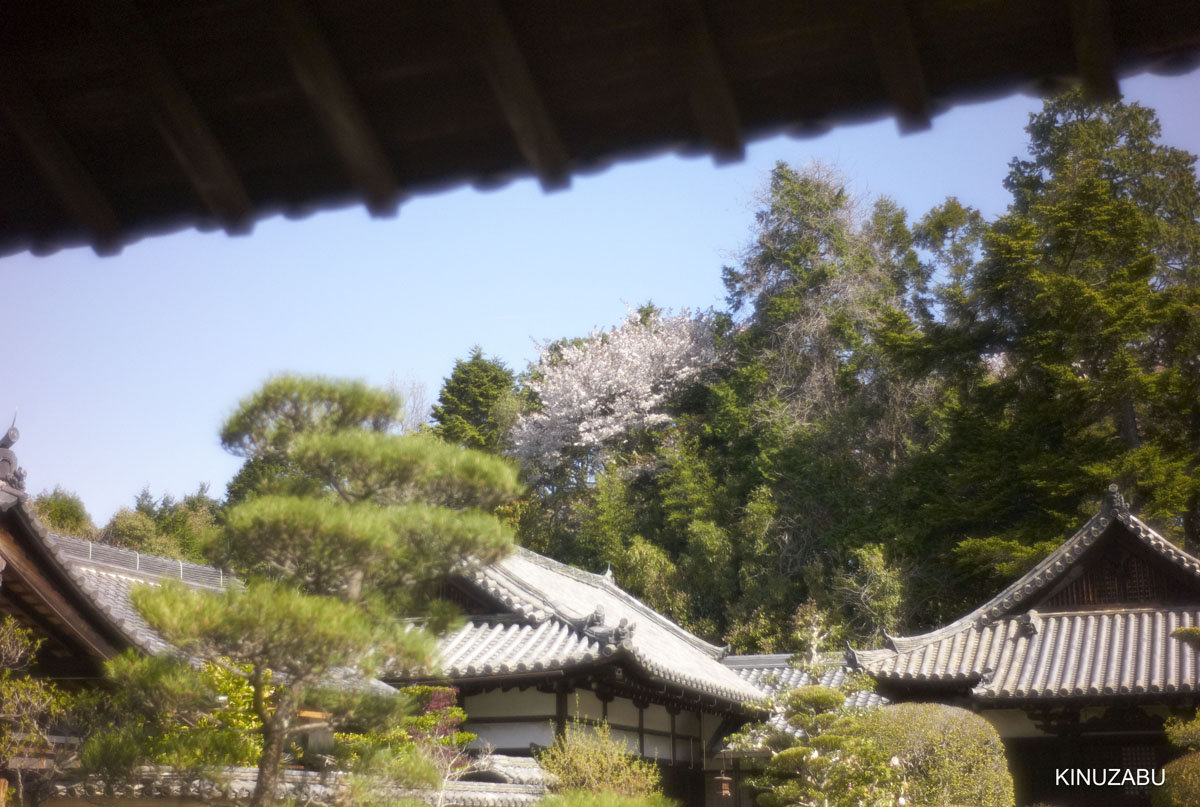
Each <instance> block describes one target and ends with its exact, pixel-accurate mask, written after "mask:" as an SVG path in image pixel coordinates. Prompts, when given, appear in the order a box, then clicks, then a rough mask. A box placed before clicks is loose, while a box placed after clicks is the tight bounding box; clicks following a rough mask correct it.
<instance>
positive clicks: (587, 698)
mask: <svg viewBox="0 0 1200 807" xmlns="http://www.w3.org/2000/svg"><path fill="white" fill-rule="evenodd" d="M567 714H568V715H569V716H572V717H582V718H587V719H589V720H601V719H603V717H604V704H603V703H601V701H600V699H599V698H597V697H596V693H595V692H592V691H591V690H588V689H577V690H575V691H574V692H572V693H570V694H569V695H567Z"/></svg>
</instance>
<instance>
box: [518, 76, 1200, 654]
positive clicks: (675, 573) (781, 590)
mask: <svg viewBox="0 0 1200 807" xmlns="http://www.w3.org/2000/svg"><path fill="white" fill-rule="evenodd" d="M1028 132H1029V152H1028V155H1027V156H1025V157H1023V158H1021V159H1017V160H1014V161H1013V163H1012V164H1011V170H1010V172H1009V176H1008V178H1007V180H1006V186H1007V187H1008V188H1009V189H1010V190H1011V192H1012V194H1013V196H1012V198H1013V204H1012V205H1011V207H1010V208H1009V209H1008V210H1007V211H1006V212H1005V213H1004V214H1003V215H1001V216H999V217H997V218H996V219H994V220H991V221H987V220H985V219H984V218H983V216H982V215H981V214H980V213H979V212H978V211H977V210H975V209H973V208H971V207H970V206H969V205H968V204H967V203H966V202H965V200H964V201H960V200H958V199H954V198H951V199H947V200H946V201H945V202H943V203H942V204H940V205H938V206H937V207H935V208H934V209H932V210H930V211H928V212H927V213H925V214H924V215H921V216H918V217H916V218H915V219H914V220H910V219H909V218H908V216H907V214H906V212H905V211H903V210H901V209H900V208H899V207H898V206H897V205H896V204H895V203H894V202H892V201H891V200H888V199H876V200H860V199H856V198H855V196H854V194H853V193H852V192H851V190H850V189H849V188H848V187H847V185H846V183H845V182H844V181H843V180H842V179H841V178H840V177H838V176H837V174H836V173H835V172H833V171H831V170H828V169H825V168H822V167H820V166H815V167H808V168H805V169H796V168H793V167H790V166H787V165H784V164H779V165H777V166H776V167H775V169H774V170H773V171H772V172H771V174H770V177H769V179H768V182H767V186H766V188H765V189H764V191H763V193H762V196H761V199H760V202H761V204H760V205H759V209H758V211H757V213H756V220H755V225H754V228H753V231H752V233H751V240H750V243H749V245H748V246H747V248H746V249H745V250H744V252H743V253H742V255H741V259H740V260H739V261H738V262H737V264H736V265H733V266H729V267H726V268H725V269H724V281H725V286H726V290H727V292H728V297H727V302H728V309H727V311H726V312H725V313H724V314H722V315H719V316H718V317H717V321H718V328H717V342H718V347H719V351H720V355H721V361H719V362H718V364H717V369H716V371H715V374H714V375H711V376H708V377H705V378H704V379H703V380H702V383H701V384H699V385H697V386H696V387H695V388H694V389H692V390H690V391H689V392H688V394H686V395H682V396H680V397H678V398H677V399H673V400H671V401H670V402H669V409H668V412H667V414H669V416H670V425H669V426H668V427H665V428H662V429H656V430H653V431H651V432H649V433H645V434H639V435H637V436H636V438H633V437H631V438H629V439H627V440H625V441H624V442H623V443H622V444H621V447H620V448H621V450H620V451H610V452H609V453H607V454H606V455H605V456H606V461H605V464H604V465H603V467H602V468H601V469H599V470H597V465H596V463H595V458H594V457H593V456H591V455H589V457H588V458H587V462H590V463H591V464H590V465H588V464H587V463H584V465H581V466H580V467H585V466H586V467H587V468H588V471H587V472H586V473H581V474H577V475H576V476H575V477H572V478H570V479H567V478H563V479H556V480H552V481H551V482H546V481H545V480H541V479H539V480H538V486H537V487H536V488H535V493H536V494H537V498H536V500H534V501H531V502H529V503H527V504H525V505H523V507H522V508H521V509H520V512H519V514H518V518H517V519H516V523H517V527H518V533H519V537H520V540H521V541H522V543H524V544H525V545H528V546H530V547H533V548H536V549H538V550H539V551H543V552H546V553H548V554H550V555H552V556H553V557H556V558H560V559H562V560H565V561H567V562H571V563H575V564H577V565H581V566H583V567H585V568H588V569H592V570H594V571H598V572H599V571H603V570H604V569H605V568H606V566H611V568H612V569H613V571H614V572H615V573H616V575H617V581H618V582H619V583H620V584H621V585H622V586H625V587H627V588H628V589H629V590H630V591H632V592H633V593H634V594H635V595H637V596H639V597H641V598H643V599H645V600H646V601H648V602H651V603H652V604H653V605H654V606H655V607H656V608H659V609H660V610H663V611H664V612H665V613H667V614H669V615H670V616H671V617H672V618H674V619H676V620H677V621H679V622H681V623H682V624H684V625H685V626H687V627H689V628H691V629H692V630H695V631H697V632H699V633H701V634H703V635H704V636H706V637H707V638H709V639H711V640H714V641H727V642H729V643H730V644H731V645H732V646H733V648H734V649H735V650H737V651H742V652H786V651H792V650H796V649H798V648H797V639H796V637H794V636H793V635H792V631H791V618H792V616H793V614H794V613H795V611H796V608H797V606H799V605H801V604H802V603H805V602H807V601H809V600H812V601H813V603H814V604H815V606H816V607H817V608H819V609H820V610H821V611H822V612H823V613H824V614H825V616H826V618H827V621H828V625H827V628H828V633H829V634H830V635H831V636H833V635H836V636H838V637H839V638H844V639H847V640H849V641H851V642H853V643H855V644H856V645H859V646H862V645H871V644H874V643H877V642H878V641H880V640H881V638H882V635H883V633H884V632H885V631H886V632H888V633H892V634H896V633H910V632H916V631H919V630H921V629H924V628H927V627H930V626H932V625H935V624H942V623H944V622H945V621H947V620H949V619H952V618H955V617H957V616H959V615H961V613H962V612H963V611H964V609H967V608H969V607H971V606H974V605H977V604H978V602H979V601H980V597H981V592H988V591H995V590H997V589H998V588H999V587H1000V586H1002V585H1004V584H1006V583H1007V582H1009V581H1011V580H1012V579H1013V578H1014V577H1016V576H1018V575H1019V574H1021V573H1022V572H1023V571H1025V570H1026V569H1028V568H1029V567H1030V566H1032V565H1033V564H1034V563H1036V562H1037V561H1038V560H1039V559H1040V558H1042V557H1044V556H1045V554H1046V553H1047V552H1048V551H1049V550H1050V549H1052V548H1053V547H1054V546H1056V545H1057V544H1058V543H1060V542H1061V540H1062V539H1063V538H1064V537H1065V536H1066V535H1067V534H1069V532H1070V531H1071V530H1072V529H1073V528H1075V527H1077V526H1078V525H1079V524H1080V523H1082V522H1083V521H1084V520H1085V519H1086V518H1088V517H1089V516H1090V515H1092V514H1093V513H1094V512H1095V510H1096V507H1097V506H1098V504H1099V499H1100V497H1101V495H1102V493H1103V491H1104V489H1105V488H1106V487H1107V485H1108V484H1110V483H1111V482H1114V481H1115V482H1118V483H1119V484H1120V485H1121V488H1122V490H1123V491H1124V492H1125V494H1126V496H1127V497H1128V498H1130V499H1131V500H1132V506H1133V507H1134V509H1135V510H1137V511H1138V512H1139V514H1140V515H1141V517H1143V518H1145V519H1147V520H1148V521H1150V522H1151V523H1153V524H1154V525H1155V527H1156V528H1158V529H1161V530H1162V531H1163V532H1164V533H1165V534H1166V535H1167V536H1168V537H1170V538H1172V539H1173V540H1176V541H1182V542H1183V543H1184V544H1185V545H1188V546H1193V545H1194V546H1200V454H1197V452H1196V446H1197V445H1200V364H1198V363H1197V362H1196V361H1195V357H1196V355H1198V354H1200V268H1198V267H1200V182H1198V181H1197V177H1196V173H1195V157H1193V156H1192V155H1190V154H1187V153H1186V152H1182V151H1179V150H1178V149H1173V148H1170V147H1168V146H1165V145H1163V144H1162V143H1161V142H1160V132H1159V127H1158V122H1157V120H1156V119H1155V117H1154V114H1153V112H1152V111H1150V110H1148V109H1145V108H1142V107H1139V106H1137V105H1136V104H1131V105H1123V104H1105V105H1099V106H1093V105H1089V104H1087V103H1085V102H1084V101H1083V99H1082V97H1081V96H1080V95H1079V94H1078V93H1068V94H1066V95H1064V96H1062V97H1060V98H1057V99H1051V100H1049V101H1047V102H1046V105H1045V107H1044V108H1043V110H1042V111H1041V112H1039V113H1037V114H1036V115H1034V116H1032V117H1031V120H1030V124H1029V127H1028ZM634 556H636V560H632V558H634Z"/></svg>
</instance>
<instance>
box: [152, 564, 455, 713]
mask: <svg viewBox="0 0 1200 807" xmlns="http://www.w3.org/2000/svg"><path fill="white" fill-rule="evenodd" d="M130 596H131V598H132V600H133V604H134V606H135V607H136V608H137V609H138V612H139V613H140V614H141V615H142V616H143V618H144V619H146V621H147V622H149V623H150V624H152V625H154V627H155V628H156V629H157V630H158V632H159V633H160V635H162V637H163V638H164V639H166V640H167V641H168V642H170V643H171V644H172V645H174V646H175V647H177V648H179V649H180V650H181V651H183V652H184V653H188V654H191V655H194V656H195V657H197V658H200V659H204V660H206V661H211V662H214V663H219V659H221V658H223V657H225V656H230V657H231V658H233V660H234V662H235V663H236V664H239V665H244V666H246V667H249V668H250V672H249V673H248V677H249V679H250V682H251V684H257V683H259V682H258V681H256V677H258V678H263V677H267V678H269V677H270V676H272V675H280V676H285V677H286V679H287V681H288V689H289V691H290V693H291V694H290V695H289V697H295V698H302V696H303V694H304V692H305V690H307V689H309V688H311V687H314V686H316V685H317V684H319V683H320V682H321V681H322V680H323V679H324V678H326V677H327V676H328V675H329V674H330V672H332V671H333V670H335V669H337V668H343V667H345V668H350V667H353V668H356V669H358V670H361V671H363V672H364V673H366V674H369V671H372V670H376V669H378V665H379V664H380V663H381V662H382V661H384V660H387V659H392V658H394V659H396V661H397V664H399V665H400V666H402V667H406V668H407V667H415V666H420V665H423V664H428V663H429V660H430V654H431V652H432V648H433V640H432V638H431V637H430V636H429V635H428V634H426V633H424V632H423V631H414V630H408V629H407V626H405V625H404V624H401V623H398V622H396V621H394V620H381V619H376V618H375V616H374V615H373V614H371V613H369V612H367V611H365V610H364V609H362V608H360V607H358V606H357V605H355V604H352V603H346V602H344V601H342V600H340V599H338V598H335V597H320V596H313V595H308V594H303V593H301V592H299V591H297V590H296V589H294V588H292V587H291V586H288V585H283V584H280V583H272V582H259V581H251V582H250V583H248V584H247V585H246V586H245V588H236V587H231V588H229V589H227V590H226V591H224V592H221V593H219V594H213V593H209V592H206V591H201V590H198V589H193V588H188V587H186V586H184V585H182V584H179V583H169V582H164V583H163V584H162V585H159V586H155V587H149V586H139V587H136V588H134V590H133V591H132V592H131V595H130ZM231 651H233V652H236V656H235V655H233V652H231ZM262 683H264V684H265V683H266V681H265V680H264V681H262ZM260 719H261V715H260Z"/></svg>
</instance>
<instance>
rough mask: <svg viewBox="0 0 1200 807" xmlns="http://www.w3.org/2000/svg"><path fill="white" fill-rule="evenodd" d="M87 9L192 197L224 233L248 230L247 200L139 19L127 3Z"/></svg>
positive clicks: (100, 2) (105, 0) (110, 1)
mask: <svg viewBox="0 0 1200 807" xmlns="http://www.w3.org/2000/svg"><path fill="white" fill-rule="evenodd" d="M87 5H88V8H89V10H90V11H91V15H92V21H93V22H94V23H95V25H96V27H97V28H98V29H100V31H101V33H103V34H104V36H105V37H106V38H107V39H108V40H109V41H110V42H111V43H112V44H113V45H114V47H116V49H117V50H118V51H119V52H120V54H121V55H122V56H123V57H124V58H125V59H126V60H127V62H128V64H129V67H130V70H131V73H132V76H133V77H134V80H135V82H136V83H137V85H138V88H139V90H140V91H141V93H142V94H143V95H144V96H145V97H146V99H147V100H148V101H149V102H150V105H151V108H152V109H153V112H154V119H155V123H156V124H157V126H158V129H159V132H160V133H161V134H162V136H163V138H164V139H165V140H166V141H167V145H168V146H170V148H171V152H172V153H173V154H174V155H175V159H176V161H177V162H178V163H179V166H180V168H182V169H183V173H184V174H185V175H186V176H187V178H188V181H189V182H190V183H191V185H192V188H193V189H195V191H196V195H197V196H199V197H200V200H201V202H203V203H204V206H205V207H207V208H208V209H209V211H210V212H211V213H212V214H213V215H214V216H215V217H216V218H217V220H218V221H220V222H221V224H222V225H223V226H224V227H225V230H226V232H229V233H231V234H232V233H242V232H248V231H249V230H250V229H251V227H252V226H253V218H252V214H253V205H252V203H251V201H250V194H249V193H248V192H247V191H246V188H245V186H244V185H243V184H242V180H241V177H239V176H238V174H237V171H235V170H234V167H233V163H232V162H231V161H230V159H229V157H228V156H227V155H226V154H225V150H224V149H223V148H222V147H221V144H220V143H219V142H218V141H217V138H216V136H215V135H214V134H213V133H212V130H211V129H210V128H209V126H208V123H207V122H206V121H205V120H204V116H203V115H201V114H200V110H199V108H198V107H197V106H196V103H195V101H193V100H192V97H191V95H189V94H188V91H187V89H186V88H185V87H184V86H183V82H182V81H181V80H180V78H179V76H178V75H177V74H176V72H175V70H174V68H172V67H171V65H170V63H169V62H168V61H167V59H166V57H165V56H164V55H163V53H162V50H161V49H160V48H159V45H158V42H157V41H156V40H155V37H154V34H153V32H152V31H151V30H150V26H149V25H148V24H147V23H146V21H145V19H143V17H142V15H141V13H140V12H139V11H138V10H137V8H135V7H134V6H133V4H132V3H130V2H129V1H128V0H94V2H90V3H88V4H87Z"/></svg>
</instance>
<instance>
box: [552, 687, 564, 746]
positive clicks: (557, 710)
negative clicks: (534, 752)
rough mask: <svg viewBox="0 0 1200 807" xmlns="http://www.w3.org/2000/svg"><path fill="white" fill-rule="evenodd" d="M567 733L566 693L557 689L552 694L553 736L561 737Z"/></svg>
mask: <svg viewBox="0 0 1200 807" xmlns="http://www.w3.org/2000/svg"><path fill="white" fill-rule="evenodd" d="M566 731H567V691H566V690H565V689H558V690H556V691H555V693H554V736H555V737H561V736H563V735H564V734H565V733H566Z"/></svg>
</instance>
